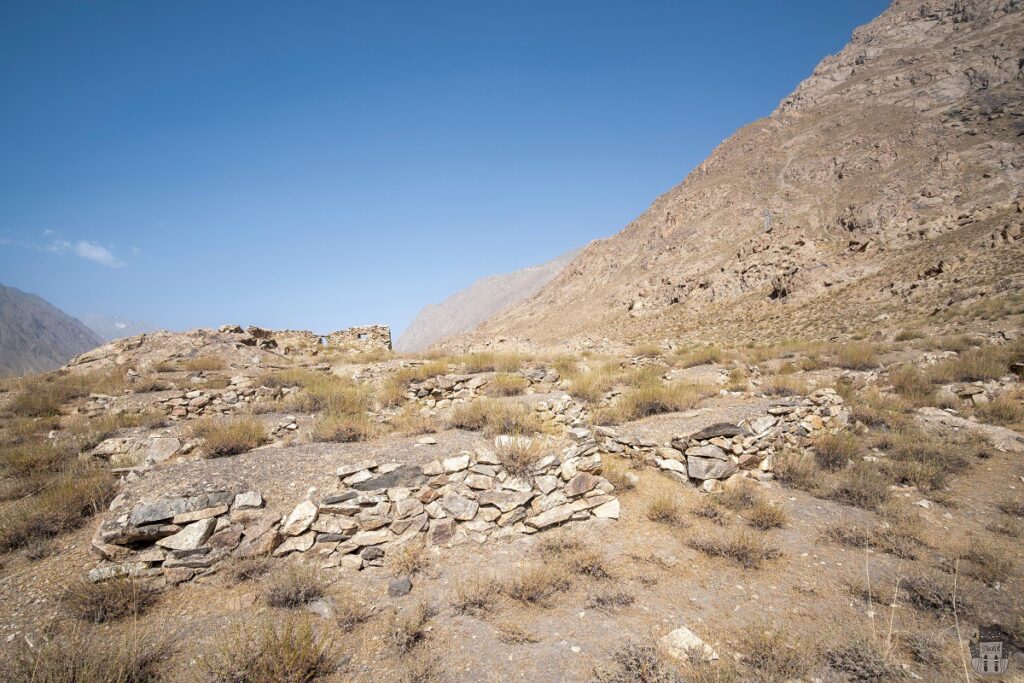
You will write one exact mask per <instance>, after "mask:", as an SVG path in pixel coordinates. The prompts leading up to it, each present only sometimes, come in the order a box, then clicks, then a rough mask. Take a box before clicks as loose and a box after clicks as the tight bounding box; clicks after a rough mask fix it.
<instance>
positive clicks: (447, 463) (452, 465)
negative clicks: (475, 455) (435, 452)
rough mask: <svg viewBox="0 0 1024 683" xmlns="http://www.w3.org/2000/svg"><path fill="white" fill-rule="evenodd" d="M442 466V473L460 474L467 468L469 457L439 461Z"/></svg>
mask: <svg viewBox="0 0 1024 683" xmlns="http://www.w3.org/2000/svg"><path fill="white" fill-rule="evenodd" d="M441 464H442V465H443V466H444V471H445V472H447V473H449V474H450V473H452V472H461V471H462V470H464V469H467V468H468V467H469V455H456V456H454V457H451V458H445V459H444V460H442V461H441Z"/></svg>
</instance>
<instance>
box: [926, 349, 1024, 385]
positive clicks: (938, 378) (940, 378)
mask: <svg viewBox="0 0 1024 683" xmlns="http://www.w3.org/2000/svg"><path fill="white" fill-rule="evenodd" d="M1013 353H1014V350H1013V348H1011V347H1005V346H983V347H981V348H979V349H970V350H967V351H964V352H962V353H960V355H958V356H957V357H955V358H947V359H946V360H943V361H940V362H938V363H936V364H935V365H933V366H932V367H931V368H929V369H928V377H929V378H930V379H931V381H932V382H935V383H936V384H949V383H951V382H976V381H979V380H988V379H999V378H1000V377H1002V376H1003V375H1006V374H1008V372H1009V363H1010V360H1011V356H1012V355H1013Z"/></svg>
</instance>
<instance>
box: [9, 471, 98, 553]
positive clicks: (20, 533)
mask: <svg viewBox="0 0 1024 683" xmlns="http://www.w3.org/2000/svg"><path fill="white" fill-rule="evenodd" d="M32 481H37V482H38V488H37V489H34V490H33V491H32V492H31V493H32V495H29V496H28V497H25V498H21V499H19V500H16V501H13V502H11V503H10V504H8V505H5V506H3V507H2V508H0V551H6V550H12V549H14V548H18V547H21V546H24V545H26V544H27V543H30V542H33V541H37V540H39V539H45V538H52V537H53V536H56V535H57V534H59V533H61V532H64V531H68V530H70V529H74V528H77V527H78V526H80V525H81V524H82V522H84V521H85V520H86V519H88V518H90V517H92V516H93V515H94V514H96V513H97V512H99V511H100V510H104V509H105V508H106V506H107V504H108V503H109V502H110V500H111V499H112V498H113V497H114V492H115V485H114V478H113V475H112V474H111V473H110V471H109V470H108V469H107V468H105V467H100V466H98V465H95V464H92V463H77V462H75V463H70V464H68V465H66V466H65V467H64V468H63V469H62V470H61V471H60V472H58V473H56V474H54V475H53V476H50V477H46V478H44V479H41V480H35V479H33V480H32Z"/></svg>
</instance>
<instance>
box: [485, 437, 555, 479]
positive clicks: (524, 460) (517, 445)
mask: <svg viewBox="0 0 1024 683" xmlns="http://www.w3.org/2000/svg"><path fill="white" fill-rule="evenodd" d="M543 453H544V446H543V445H542V444H541V442H540V441H539V440H537V439H532V438H530V437H528V436H510V437H509V438H507V439H502V440H501V441H500V442H499V443H498V445H497V447H496V448H495V454H496V455H497V456H498V460H500V461H501V464H502V466H503V467H504V468H505V469H506V470H508V472H509V473H510V474H512V475H513V476H517V477H519V476H523V475H524V474H527V473H528V472H529V471H530V470H531V469H532V468H533V466H534V465H535V464H536V463H537V461H538V460H540V459H541V456H542V455H543Z"/></svg>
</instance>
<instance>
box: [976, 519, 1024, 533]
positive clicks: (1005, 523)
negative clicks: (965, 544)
mask: <svg viewBox="0 0 1024 683" xmlns="http://www.w3.org/2000/svg"><path fill="white" fill-rule="evenodd" d="M985 528H986V529H988V530H989V531H992V532H994V533H997V534H1001V535H1003V536H1006V537H1007V538H1021V537H1022V536H1024V524H1021V523H1020V522H1019V521H1017V520H1016V519H1014V518H1012V517H1008V516H1002V517H1000V518H999V519H996V520H993V521H992V522H990V523H989V524H988V526H986V527H985Z"/></svg>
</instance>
